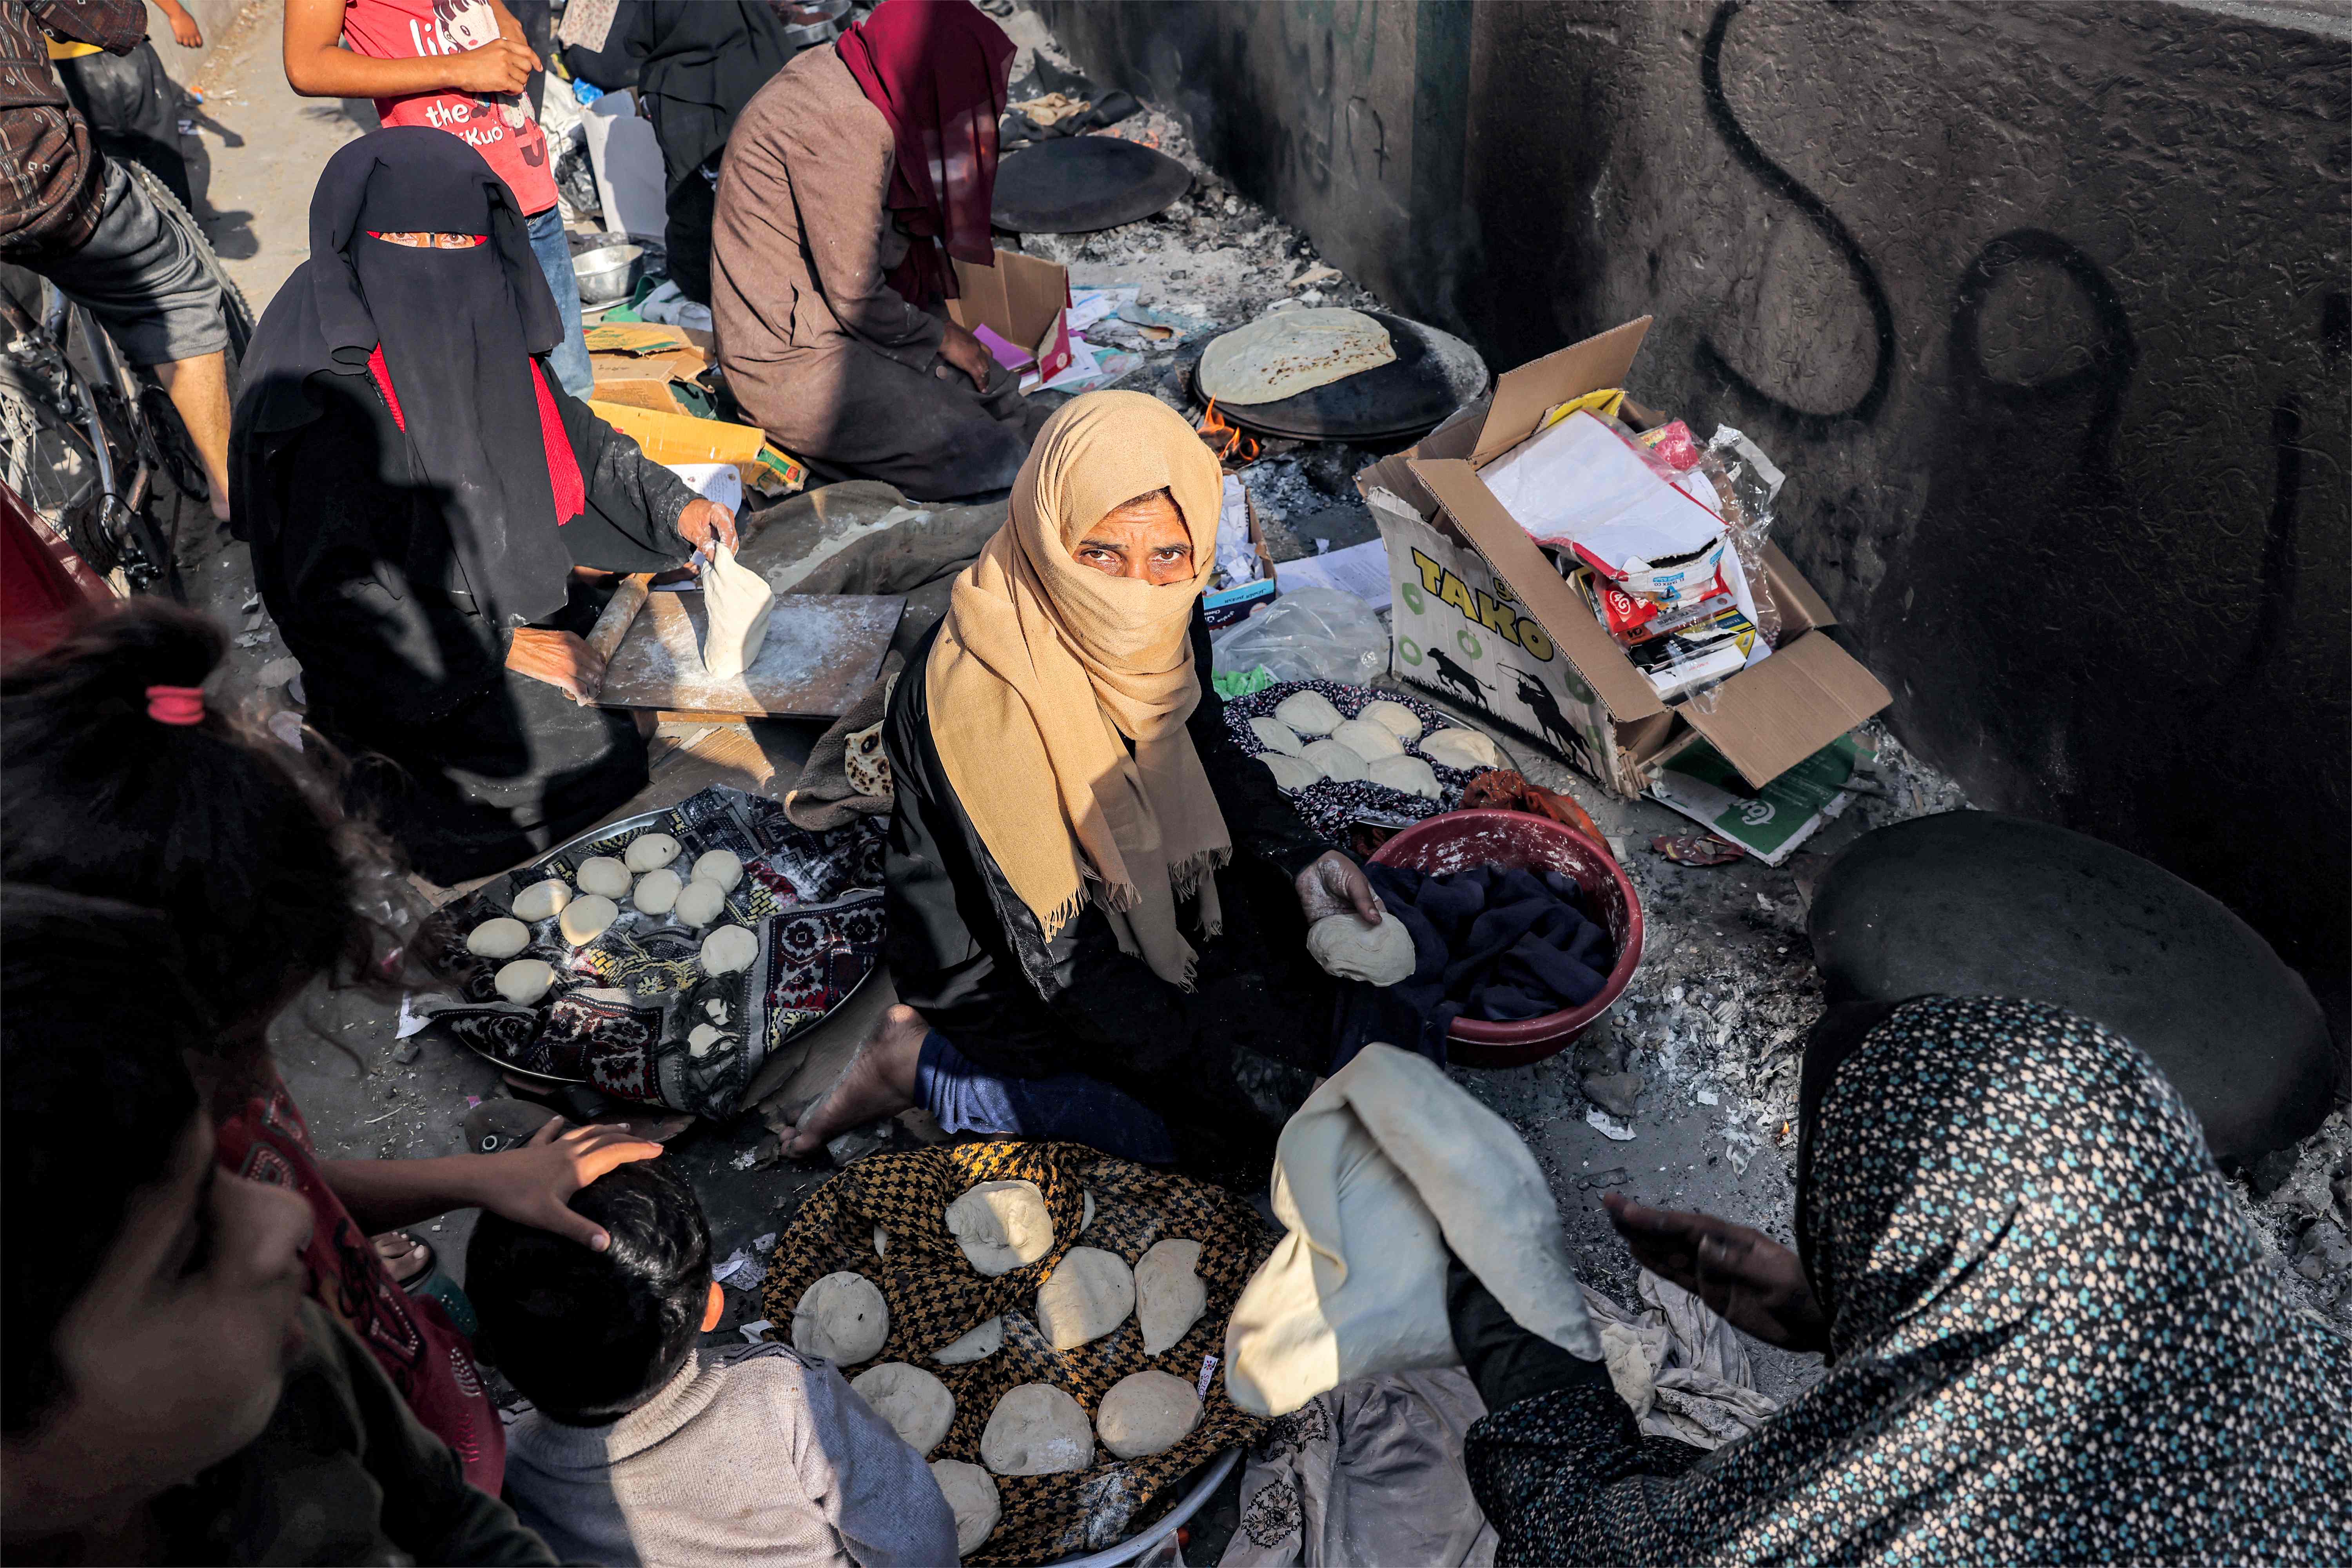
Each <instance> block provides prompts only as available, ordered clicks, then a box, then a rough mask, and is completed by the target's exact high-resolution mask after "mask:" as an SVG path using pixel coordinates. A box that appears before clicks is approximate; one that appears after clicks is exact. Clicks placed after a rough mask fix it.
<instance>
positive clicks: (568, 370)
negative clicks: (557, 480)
mask: <svg viewBox="0 0 2352 1568" xmlns="http://www.w3.org/2000/svg"><path fill="white" fill-rule="evenodd" d="M530 253H531V254H532V255H533V256H536V257H537V258H539V269H540V270H541V272H544V273H545V274H547V287H548V289H549V290H550V291H551V292H552V293H553V294H554V296H555V310H556V313H557V314H558V315H560V316H562V318H563V341H562V342H559V343H557V344H556V345H555V352H554V353H551V354H550V355H548V356H547V358H548V363H550V364H551V365H553V366H554V367H555V379H556V380H558V381H560V382H562V384H563V390H564V391H566V392H568V393H570V394H571V395H572V396H574V397H585V396H587V395H589V394H590V393H592V392H593V391H595V390H596V373H595V371H594V370H593V368H591V367H590V365H589V363H588V341H587V339H585V338H583V337H582V336H581V334H580V280H579V279H576V278H574V277H573V276H572V242H571V241H570V240H568V239H566V238H564V237H563V205H562V203H560V202H559V203H557V204H556V205H554V206H551V207H550V208H548V209H547V210H546V211H545V212H543V213H541V214H540V215H539V216H537V217H535V218H532V219H531V220H530Z"/></svg>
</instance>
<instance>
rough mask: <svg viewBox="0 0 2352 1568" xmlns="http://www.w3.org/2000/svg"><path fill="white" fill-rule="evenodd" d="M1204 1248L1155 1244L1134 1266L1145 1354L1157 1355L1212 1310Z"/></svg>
mask: <svg viewBox="0 0 2352 1568" xmlns="http://www.w3.org/2000/svg"><path fill="white" fill-rule="evenodd" d="M1200 1267H1201V1244H1200V1243H1199V1242H1197V1241H1177V1240H1174V1239H1173V1238H1171V1239H1170V1240H1167V1241H1155V1242H1153V1243H1152V1244H1151V1246H1150V1248H1149V1249H1148V1250H1146V1251H1145V1253H1144V1255H1143V1256H1142V1257H1141V1258H1138V1259H1136V1262H1135V1321H1136V1322H1137V1323H1139V1325H1141V1326H1142V1329H1143V1353H1144V1354H1145V1355H1158V1354H1159V1353H1160V1352H1162V1351H1164V1350H1168V1349H1170V1348H1171V1347H1173V1346H1174V1344H1175V1343H1176V1342H1177V1341H1178V1340H1181V1339H1182V1338H1183V1337H1184V1336H1185V1335H1186V1334H1188V1333H1191V1332H1192V1325H1193V1324H1194V1323H1197V1322H1199V1321H1201V1314H1202V1313H1203V1312H1205V1311H1207V1310H1209V1288H1208V1286H1207V1285H1205V1284H1203V1283H1202V1280H1201V1276H1200V1274H1199V1272H1198V1270H1199V1268H1200Z"/></svg>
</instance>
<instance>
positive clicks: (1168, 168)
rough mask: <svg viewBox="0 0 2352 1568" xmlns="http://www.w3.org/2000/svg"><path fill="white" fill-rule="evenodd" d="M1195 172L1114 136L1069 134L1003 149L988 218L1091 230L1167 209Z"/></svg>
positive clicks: (1025, 227)
mask: <svg viewBox="0 0 2352 1568" xmlns="http://www.w3.org/2000/svg"><path fill="white" fill-rule="evenodd" d="M1191 189H1192V171H1191V170H1190V169H1187V168H1186V167H1184V165H1183V164H1181V163H1178V162H1177V161H1176V160H1175V159H1173V158H1171V157H1170V156H1169V155H1168V154H1167V153H1161V152H1159V151H1157V150H1156V149H1154V148H1150V147H1145V146H1141V145H1139V144H1138V143H1136V142H1122V141H1120V140H1119V139H1118V137H1116V136H1066V137H1062V138H1059V139H1057V140H1055V141H1052V142H1039V143H1038V144H1037V145H1035V146H1034V147H1028V148H1024V149H1023V150H1022V151H1020V152H1018V153H1008V154H1006V156H1005V158H1004V161H1003V163H999V164H998V165H997V166H996V196H995V201H994V205H993V206H992V210H991V211H990V213H989V221H990V222H991V223H992V224H994V225H995V226H997V227H999V228H1002V229H1010V230H1011V231H1013V233H1015V234H1092V233H1094V232H1095V231H1096V230H1097V229H1105V228H1117V227H1118V226H1119V225H1120V224H1123V223H1134V222H1136V221H1137V220H1138V219H1139V218H1147V217H1150V216H1151V215H1152V214H1153V213H1156V212H1160V211H1164V210H1165V209H1166V208H1167V206H1168V205H1169V204H1170V203H1171V202H1172V201H1174V200H1175V199H1176V198H1177V197H1178V196H1181V195H1183V194H1184V193H1185V192H1186V191H1188V190H1191Z"/></svg>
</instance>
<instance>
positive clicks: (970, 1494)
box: [931, 1459, 1004, 1557]
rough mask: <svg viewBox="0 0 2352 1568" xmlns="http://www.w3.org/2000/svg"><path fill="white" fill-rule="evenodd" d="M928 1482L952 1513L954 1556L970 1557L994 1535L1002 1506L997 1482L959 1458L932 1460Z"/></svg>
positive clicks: (977, 1467)
mask: <svg viewBox="0 0 2352 1568" xmlns="http://www.w3.org/2000/svg"><path fill="white" fill-rule="evenodd" d="M931 1479H933V1480H935V1481H937V1482H939V1483H940V1496H941V1497H944V1498H945V1499H947V1500H948V1507H949V1508H950V1510H953V1511H954V1513H955V1527H956V1555H957V1556H958V1557H969V1556H971V1554H972V1553H973V1552H977V1551H979V1550H980V1548H981V1545H982V1542H986V1541H987V1540H988V1538H989V1537H990V1536H991V1535H993V1534H994V1533H995V1532H996V1521H998V1520H1000V1519H1002V1518H1003V1517H1004V1504H1003V1501H1002V1500H1000V1499H999V1498H998V1497H997V1495H996V1480H995V1478H994V1477H992V1476H991V1475H990V1474H989V1473H988V1472H987V1471H986V1470H983V1469H982V1468H980V1467H979V1466H978V1465H967V1464H965V1463H964V1462H963V1461H962V1460H961V1459H933V1460H932V1461H931Z"/></svg>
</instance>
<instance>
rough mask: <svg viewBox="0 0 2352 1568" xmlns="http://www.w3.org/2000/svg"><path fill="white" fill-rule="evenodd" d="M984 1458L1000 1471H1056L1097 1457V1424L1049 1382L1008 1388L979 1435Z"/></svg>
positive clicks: (1046, 1473)
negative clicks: (1091, 1421) (1095, 1425)
mask: <svg viewBox="0 0 2352 1568" xmlns="http://www.w3.org/2000/svg"><path fill="white" fill-rule="evenodd" d="M980 1458H981V1462H982V1464H984V1465H986V1466H987V1467H988V1468H990V1469H992V1470H994V1471H995V1472H996V1473H997V1474H998V1475H1000V1476H1054V1475H1060V1474H1061V1473H1062V1472H1064V1471H1065V1470H1083V1469H1085V1468H1087V1466H1088V1465H1091V1464H1093V1463H1094V1462H1095V1434H1094V1428H1093V1427H1091V1426H1087V1413H1086V1412H1085V1411H1083V1410H1081V1409H1079V1408H1078V1402H1077V1401H1076V1400H1075V1399H1073V1398H1071V1397H1070V1396H1069V1395H1068V1394H1065V1393H1063V1392H1062V1391H1061V1390H1060V1389H1058V1388H1055V1386H1054V1385H1053V1384H1050V1383H1024V1384H1022V1385H1021V1386H1020V1387H1018V1388H1012V1389H1007V1390H1006V1391H1005V1394H1004V1397H1003V1398H1002V1399H1000V1400H998V1401H997V1402H996V1408H995V1409H994V1410H992V1411H991V1412H989V1415H988V1429H987V1430H986V1431H984V1432H982V1434H981V1435H980Z"/></svg>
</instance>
